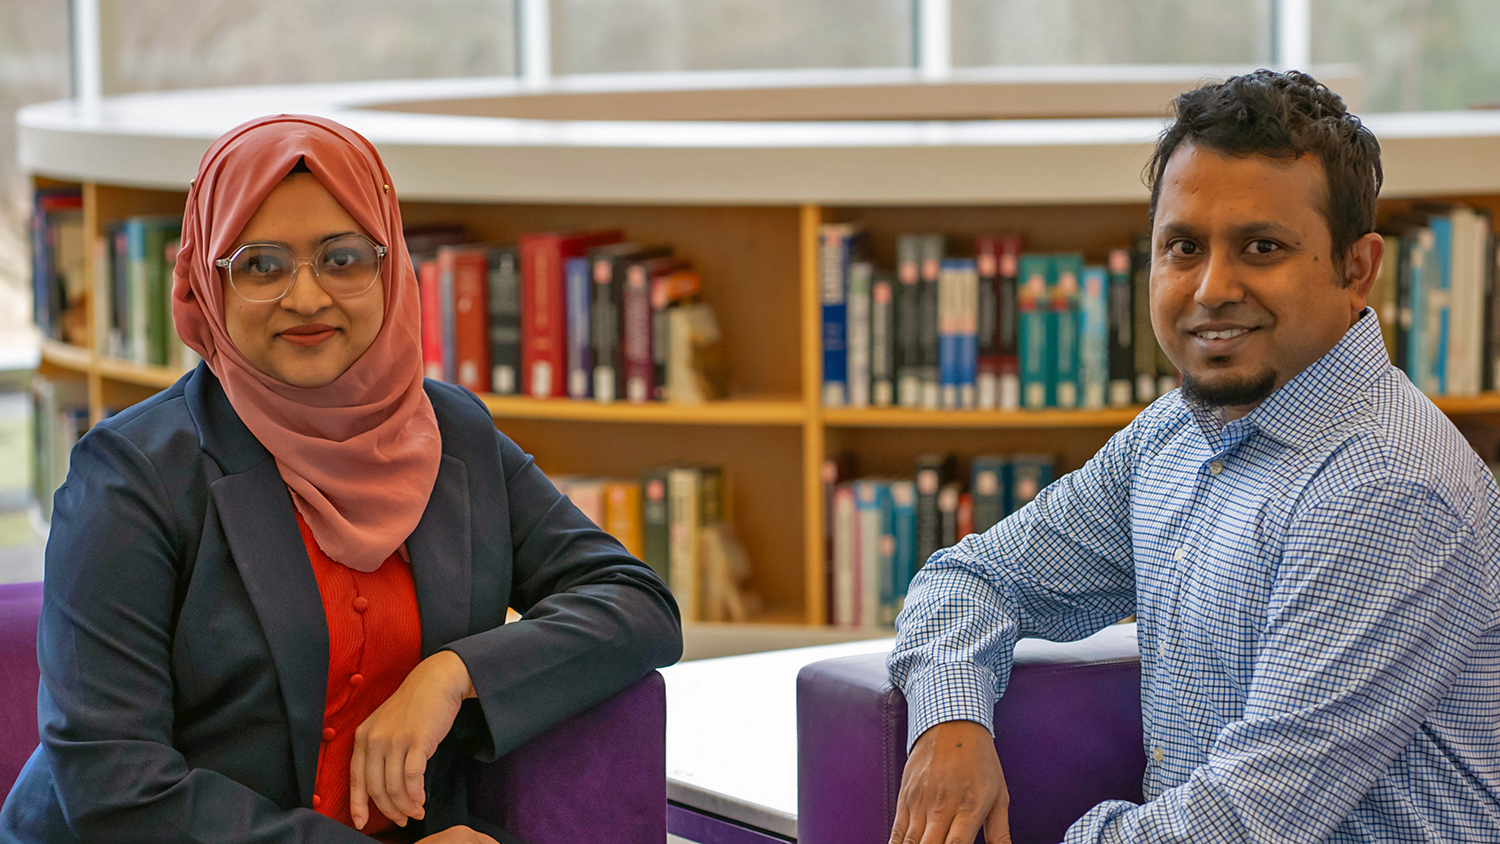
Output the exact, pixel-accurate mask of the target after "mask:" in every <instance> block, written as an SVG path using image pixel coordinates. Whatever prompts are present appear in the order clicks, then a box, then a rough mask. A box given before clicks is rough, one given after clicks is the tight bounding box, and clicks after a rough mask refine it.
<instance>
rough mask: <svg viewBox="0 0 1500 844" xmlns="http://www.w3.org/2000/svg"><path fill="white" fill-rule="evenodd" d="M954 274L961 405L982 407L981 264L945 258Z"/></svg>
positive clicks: (969, 260)
mask: <svg viewBox="0 0 1500 844" xmlns="http://www.w3.org/2000/svg"><path fill="white" fill-rule="evenodd" d="M944 266H945V267H946V268H947V271H948V272H951V273H952V274H953V275H954V278H955V281H954V283H953V288H954V289H953V297H954V302H953V309H954V330H953V335H954V340H953V345H954V358H955V364H954V365H955V369H956V371H955V372H954V376H953V378H954V381H955V383H956V384H957V386H958V406H959V408H961V409H963V410H973V409H974V408H976V407H978V392H979V391H978V389H977V382H978V380H979V268H978V266H977V265H976V264H975V262H974V261H973V260H972V259H968V258H965V259H962V260H958V261H952V262H948V261H945V262H944Z"/></svg>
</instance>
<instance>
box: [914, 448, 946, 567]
mask: <svg viewBox="0 0 1500 844" xmlns="http://www.w3.org/2000/svg"><path fill="white" fill-rule="evenodd" d="M942 466H943V461H942V459H941V458H936V457H930V456H926V457H919V458H917V477H916V489H917V505H916V506H917V569H918V570H921V568H922V566H925V565H927V560H928V559H930V558H931V557H932V555H933V554H935V553H937V551H938V549H939V548H942V547H943V535H942V524H941V523H940V522H939V520H938V492H939V490H940V489H941V488H942V485H943V468H942Z"/></svg>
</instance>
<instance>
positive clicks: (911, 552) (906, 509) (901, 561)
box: [891, 481, 917, 612]
mask: <svg viewBox="0 0 1500 844" xmlns="http://www.w3.org/2000/svg"><path fill="white" fill-rule="evenodd" d="M891 533H892V536H893V538H894V540H895V542H894V546H895V547H894V548H893V549H892V553H891V558H892V559H891V568H892V577H893V581H892V583H893V586H894V592H895V601H894V602H895V606H896V611H897V612H900V610H901V606H902V604H903V603H904V602H905V600H906V590H907V587H908V586H910V585H911V579H912V578H913V577H915V576H916V574H917V485H916V484H915V483H913V482H911V481H895V482H893V483H892V484H891Z"/></svg>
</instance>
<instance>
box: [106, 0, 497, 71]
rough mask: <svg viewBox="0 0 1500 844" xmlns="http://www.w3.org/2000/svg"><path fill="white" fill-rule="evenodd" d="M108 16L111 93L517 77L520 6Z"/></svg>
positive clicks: (158, 2)
mask: <svg viewBox="0 0 1500 844" xmlns="http://www.w3.org/2000/svg"><path fill="white" fill-rule="evenodd" d="M100 6H101V15H102V20H101V28H102V40H103V42H104V50H103V52H104V55H103V63H104V93H105V94H118V93H126V92H130V91H155V90H163V89H170V88H198V87H217V86H223V85H261V84H280V83H300V82H351V81H358V80H367V79H426V78H434V77H447V76H496V75H506V74H511V73H514V72H515V35H514V33H515V20H516V15H515V5H514V0H261V1H260V2H256V3H246V2H244V0H132V2H128V3H127V2H118V0H117V1H116V2H109V0H103V2H101V3H100Z"/></svg>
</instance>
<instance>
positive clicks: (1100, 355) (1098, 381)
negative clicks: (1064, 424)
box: [1078, 267, 1109, 410]
mask: <svg viewBox="0 0 1500 844" xmlns="http://www.w3.org/2000/svg"><path fill="white" fill-rule="evenodd" d="M1108 288H1109V277H1108V275H1107V274H1106V273H1105V270H1104V268H1103V267H1087V268H1085V269H1084V271H1083V291H1082V293H1081V295H1080V297H1079V313H1080V319H1081V322H1082V329H1081V330H1080V332H1079V352H1078V383H1079V388H1080V390H1079V392H1080V394H1081V396H1080V397H1081V399H1082V404H1083V406H1084V407H1086V408H1089V409H1092V410H1097V409H1099V408H1102V407H1104V405H1105V398H1106V393H1107V392H1108V390H1109V302H1108V295H1109V294H1108Z"/></svg>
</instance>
